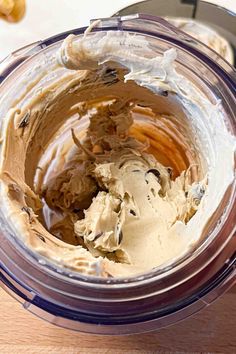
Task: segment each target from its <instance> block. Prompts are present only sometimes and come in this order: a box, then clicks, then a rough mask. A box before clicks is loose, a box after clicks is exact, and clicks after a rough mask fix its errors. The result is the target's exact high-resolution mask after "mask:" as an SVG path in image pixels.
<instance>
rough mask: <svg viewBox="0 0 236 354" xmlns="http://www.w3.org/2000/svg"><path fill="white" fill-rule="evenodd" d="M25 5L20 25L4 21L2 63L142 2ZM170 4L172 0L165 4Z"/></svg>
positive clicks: (227, 0)
mask: <svg viewBox="0 0 236 354" xmlns="http://www.w3.org/2000/svg"><path fill="white" fill-rule="evenodd" d="M9 1H11V0H0V8H1V2H2V3H4V2H5V3H6V2H7V3H9ZM25 1H26V11H25V15H24V17H23V18H22V19H21V20H20V21H19V22H15V23H12V22H8V21H6V17H5V18H0V60H2V59H3V58H4V57H5V56H7V55H8V54H9V53H10V52H12V51H14V50H16V49H17V48H20V47H22V46H24V45H27V44H29V43H32V42H35V41H37V40H40V39H45V38H47V37H50V36H52V35H54V34H56V33H60V32H63V31H66V30H69V29H73V28H76V27H81V26H87V25H88V24H89V20H90V19H94V18H99V17H109V16H111V15H113V14H115V13H117V12H118V11H119V10H121V9H122V8H125V7H127V6H129V5H132V4H134V3H137V2H140V1H137V0H136V1H132V0H115V1H111V0H97V1H95V0H85V1H79V0H25ZM172 1H173V0H172ZM178 1H179V0H178ZM180 1H181V0H180ZM203 1H204V0H203ZM160 2H161V1H160ZM167 2H168V0H167V1H166V2H165V4H166V3H167ZM194 2H195V1H194V0H192V1H191V0H182V3H185V4H191V3H194ZM207 2H208V3H214V4H216V5H218V6H223V7H225V8H226V9H227V10H229V11H231V12H235V13H236V0H207ZM155 3H156V6H157V7H158V6H159V0H155ZM162 3H163V1H162ZM176 15H177V14H176ZM235 29H236V17H235Z"/></svg>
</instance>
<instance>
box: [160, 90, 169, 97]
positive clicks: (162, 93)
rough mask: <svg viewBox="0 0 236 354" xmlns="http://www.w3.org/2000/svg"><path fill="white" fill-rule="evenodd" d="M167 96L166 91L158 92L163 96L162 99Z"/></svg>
mask: <svg viewBox="0 0 236 354" xmlns="http://www.w3.org/2000/svg"><path fill="white" fill-rule="evenodd" d="M168 94H169V92H168V91H167V90H162V91H160V95H161V96H163V97H167V96H168Z"/></svg>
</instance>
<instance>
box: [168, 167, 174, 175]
mask: <svg viewBox="0 0 236 354" xmlns="http://www.w3.org/2000/svg"><path fill="white" fill-rule="evenodd" d="M167 172H168V173H169V176H170V177H172V173H173V169H172V168H171V167H167Z"/></svg>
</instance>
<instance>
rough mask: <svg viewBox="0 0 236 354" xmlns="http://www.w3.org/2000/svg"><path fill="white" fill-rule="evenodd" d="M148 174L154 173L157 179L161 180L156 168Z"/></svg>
mask: <svg viewBox="0 0 236 354" xmlns="http://www.w3.org/2000/svg"><path fill="white" fill-rule="evenodd" d="M147 173H152V174H153V175H154V176H156V178H157V179H158V180H159V179H160V176H161V174H160V172H159V171H158V170H156V169H155V168H151V169H150V170H148V171H147Z"/></svg>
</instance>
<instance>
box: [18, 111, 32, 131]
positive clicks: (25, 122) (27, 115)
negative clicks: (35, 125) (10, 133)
mask: <svg viewBox="0 0 236 354" xmlns="http://www.w3.org/2000/svg"><path fill="white" fill-rule="evenodd" d="M29 118H30V112H26V113H25V115H24V117H23V118H22V120H21V122H20V124H19V128H25V127H26V126H27V125H28V124H29Z"/></svg>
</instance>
